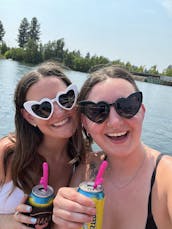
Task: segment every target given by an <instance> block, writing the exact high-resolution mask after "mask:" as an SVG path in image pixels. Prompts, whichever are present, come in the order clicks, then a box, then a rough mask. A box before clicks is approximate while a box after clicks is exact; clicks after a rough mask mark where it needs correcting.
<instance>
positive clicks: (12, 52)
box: [0, 17, 172, 76]
mask: <svg viewBox="0 0 172 229" xmlns="http://www.w3.org/2000/svg"><path fill="white" fill-rule="evenodd" d="M4 35H5V29H4V26H3V23H2V21H1V20H0V57H3V58H7V59H9V58H11V59H13V60H16V61H20V62H24V63H30V64H38V63H41V62H43V61H46V60H49V59H54V60H57V61H59V62H61V63H63V64H64V65H66V66H67V67H70V68H71V69H72V70H75V71H81V72H88V71H89V70H90V69H93V67H94V66H97V65H106V64H118V65H120V66H123V67H126V68H127V69H128V70H129V71H130V72H135V73H144V74H154V75H167V76H172V65H169V66H168V67H167V68H166V69H164V70H163V72H162V73H160V72H158V70H157V66H156V65H153V66H151V67H150V68H149V69H146V68H145V66H135V65H132V64H131V63H130V62H127V63H124V62H122V61H121V60H109V59H108V58H106V57H103V56H97V55H93V56H91V55H90V53H89V52H88V53H87V54H86V55H85V56H83V55H81V53H80V51H79V50H73V51H70V50H68V49H65V41H64V38H60V39H57V40H54V41H49V42H48V43H46V44H42V43H41V42H40V35H41V32H40V23H39V22H38V19H37V18H36V17H33V18H32V19H31V22H29V21H28V19H27V18H26V17H24V18H23V19H22V21H21V23H20V25H19V28H18V35H17V44H18V47H17V48H13V47H12V48H11V47H8V45H7V44H6V42H5V41H4Z"/></svg>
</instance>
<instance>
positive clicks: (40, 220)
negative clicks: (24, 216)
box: [26, 185, 54, 229]
mask: <svg viewBox="0 0 172 229" xmlns="http://www.w3.org/2000/svg"><path fill="white" fill-rule="evenodd" d="M53 199H54V190H53V188H52V187H51V186H49V185H48V186H47V190H45V189H44V188H43V186H42V185H36V186H34V187H33V188H32V192H31V194H30V195H29V198H28V200H27V201H26V204H27V205H30V206H32V212H31V213H29V214H28V215H29V216H31V217H34V218H37V222H36V224H35V225H33V224H32V225H27V226H30V227H32V228H45V229H50V228H51V222H52V212H53Z"/></svg>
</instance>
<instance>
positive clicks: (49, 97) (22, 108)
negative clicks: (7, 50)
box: [0, 62, 85, 229]
mask: <svg viewBox="0 0 172 229" xmlns="http://www.w3.org/2000/svg"><path fill="white" fill-rule="evenodd" d="M76 99H77V88H76V86H75V85H73V84H71V81H70V80H69V79H68V78H67V77H66V75H65V74H64V69H63V68H62V67H60V65H58V64H57V63H55V62H47V63H43V64H42V65H40V66H39V67H38V68H37V69H35V70H33V71H31V72H29V73H28V74H26V75H25V76H24V77H23V78H22V79H21V80H20V81H19V83H18V85H17V87H16V90H15V95H14V102H15V127H16V130H15V134H11V135H9V136H8V137H4V138H2V139H1V140H0V214H1V215H0V228H1V225H3V229H6V228H8V229H9V228H11V229H15V228H28V227H27V226H25V225H24V224H21V223H27V224H35V223H36V219H35V218H31V217H28V216H26V215H24V214H22V212H30V211H31V208H30V207H29V206H27V205H25V204H20V203H21V201H22V202H23V203H24V201H25V197H24V195H25V194H29V193H31V190H32V187H33V186H35V185H37V184H39V182H40V178H41V176H42V163H43V162H47V163H48V165H49V185H50V186H52V187H53V189H54V192H55V193H56V192H57V191H58V189H59V188H60V187H62V186H69V185H71V182H72V181H71V180H72V176H73V174H74V172H75V168H76V166H78V165H79V164H80V163H81V161H82V160H83V158H84V154H85V147H84V141H83V138H82V133H81V127H80V125H79V124H78V114H77V109H76V106H75V104H76ZM15 211H16V212H17V213H16V214H14V213H15ZM14 215H15V216H14ZM14 219H15V220H14Z"/></svg>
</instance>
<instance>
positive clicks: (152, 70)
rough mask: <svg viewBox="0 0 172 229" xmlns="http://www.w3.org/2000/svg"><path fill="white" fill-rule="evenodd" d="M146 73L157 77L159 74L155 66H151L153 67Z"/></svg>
mask: <svg viewBox="0 0 172 229" xmlns="http://www.w3.org/2000/svg"><path fill="white" fill-rule="evenodd" d="M148 72H149V73H150V74H154V75H158V74H159V72H158V70H157V66H156V65H153V66H152V67H151V68H150V69H149V70H148Z"/></svg>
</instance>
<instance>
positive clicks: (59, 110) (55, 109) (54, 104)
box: [53, 102, 65, 115]
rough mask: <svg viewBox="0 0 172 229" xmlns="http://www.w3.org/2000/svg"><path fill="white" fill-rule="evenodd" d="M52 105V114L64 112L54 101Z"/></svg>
mask: <svg viewBox="0 0 172 229" xmlns="http://www.w3.org/2000/svg"><path fill="white" fill-rule="evenodd" d="M53 106H54V111H53V114H56V115H57V114H61V113H64V112H65V109H63V108H62V107H60V106H59V105H58V104H57V103H56V102H54V103H53Z"/></svg>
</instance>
